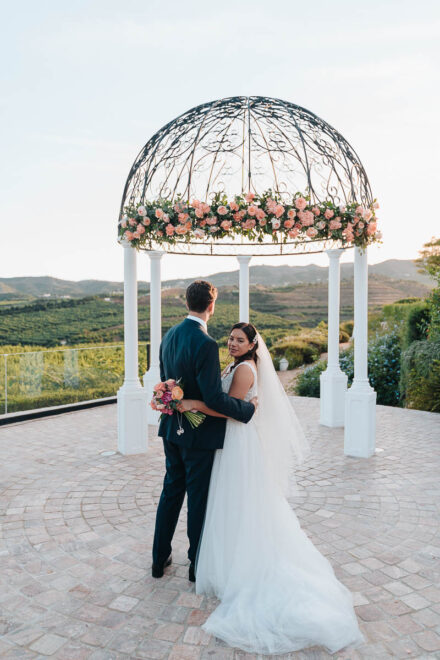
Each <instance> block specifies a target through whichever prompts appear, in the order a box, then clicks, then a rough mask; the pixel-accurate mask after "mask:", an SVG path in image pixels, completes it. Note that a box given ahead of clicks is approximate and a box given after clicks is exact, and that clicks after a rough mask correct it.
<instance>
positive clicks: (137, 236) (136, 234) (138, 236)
mask: <svg viewBox="0 0 440 660" xmlns="http://www.w3.org/2000/svg"><path fill="white" fill-rule="evenodd" d="M140 237H141V235H140V234H139V232H138V231H135V232H133V238H140Z"/></svg>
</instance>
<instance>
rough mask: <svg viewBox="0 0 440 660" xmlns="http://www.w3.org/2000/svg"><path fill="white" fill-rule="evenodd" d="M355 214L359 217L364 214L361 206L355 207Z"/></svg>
mask: <svg viewBox="0 0 440 660" xmlns="http://www.w3.org/2000/svg"><path fill="white" fill-rule="evenodd" d="M356 213H359V215H363V214H364V207H363V206H357V207H356Z"/></svg>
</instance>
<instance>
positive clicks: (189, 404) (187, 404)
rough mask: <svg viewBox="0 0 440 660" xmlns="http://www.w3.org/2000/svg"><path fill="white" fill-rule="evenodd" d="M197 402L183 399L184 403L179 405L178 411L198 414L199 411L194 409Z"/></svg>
mask: <svg viewBox="0 0 440 660" xmlns="http://www.w3.org/2000/svg"><path fill="white" fill-rule="evenodd" d="M194 404H195V401H194V400H193V399H182V401H181V402H180V403H179V404H178V406H177V410H178V411H179V412H180V413H184V412H188V411H192V412H197V409H196V408H195V407H194Z"/></svg>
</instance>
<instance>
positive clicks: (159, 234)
mask: <svg viewBox="0 0 440 660" xmlns="http://www.w3.org/2000/svg"><path fill="white" fill-rule="evenodd" d="M156 236H160V237H162V236H163V231H162V230H161V229H158V230H157V232H156Z"/></svg>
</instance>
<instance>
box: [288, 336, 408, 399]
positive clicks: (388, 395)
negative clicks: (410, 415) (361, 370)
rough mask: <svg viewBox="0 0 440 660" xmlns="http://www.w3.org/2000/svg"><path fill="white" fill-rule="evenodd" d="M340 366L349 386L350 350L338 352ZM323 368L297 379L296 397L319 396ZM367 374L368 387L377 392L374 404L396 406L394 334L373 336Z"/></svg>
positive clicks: (321, 364) (396, 348)
mask: <svg viewBox="0 0 440 660" xmlns="http://www.w3.org/2000/svg"><path fill="white" fill-rule="evenodd" d="M340 365H341V369H342V371H344V372H345V373H346V374H347V376H348V385H349V386H350V385H351V384H352V382H353V378H354V352H353V348H350V349H348V350H347V351H342V352H341V355H340ZM326 366H327V361H326V360H322V361H321V362H318V364H316V365H313V367H311V368H309V369H306V370H304V372H303V373H302V374H300V376H299V377H298V380H297V384H296V390H295V391H296V393H297V394H299V395H300V396H319V375H320V373H321V372H322V371H323V370H324V369H325V368H326ZM368 374H369V380H370V383H371V386H372V387H373V388H374V389H375V390H376V392H377V403H379V404H382V405H385V406H397V405H399V399H400V394H399V376H400V341H399V335H398V333H397V332H396V331H393V332H390V333H387V334H385V335H376V336H375V337H374V338H373V339H371V340H370V341H369V343H368ZM302 392H306V394H303V393H302ZM312 392H313V393H314V394H312Z"/></svg>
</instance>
